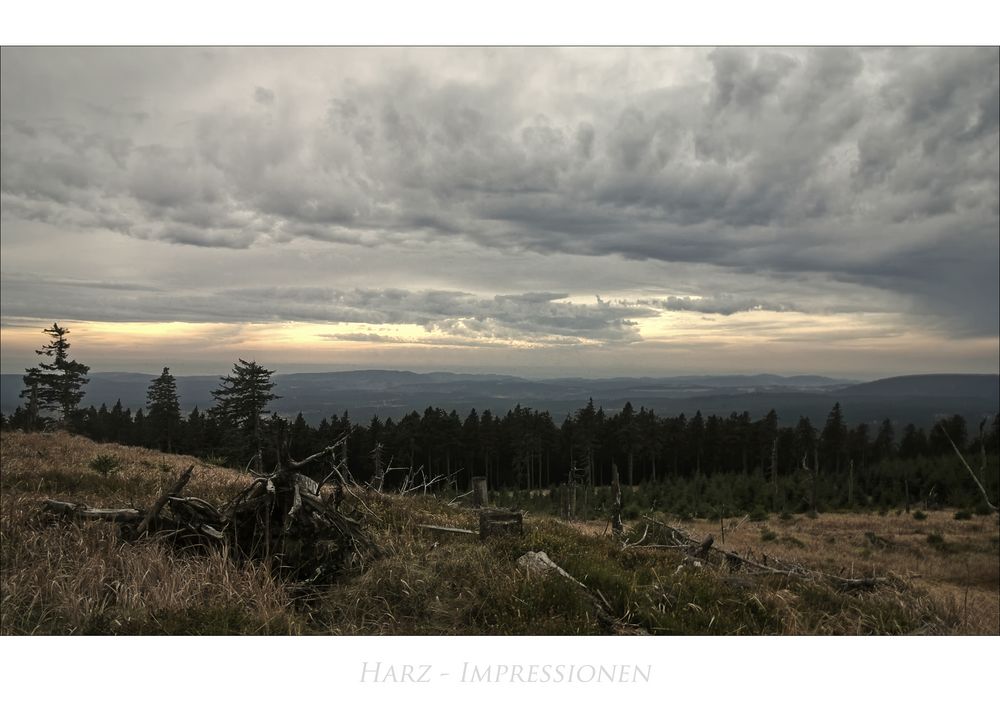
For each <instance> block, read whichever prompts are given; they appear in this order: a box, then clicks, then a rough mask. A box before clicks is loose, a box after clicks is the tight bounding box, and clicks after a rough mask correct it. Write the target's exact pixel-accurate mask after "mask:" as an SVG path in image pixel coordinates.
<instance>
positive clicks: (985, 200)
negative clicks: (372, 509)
mask: <svg viewBox="0 0 1000 712" xmlns="http://www.w3.org/2000/svg"><path fill="white" fill-rule="evenodd" d="M998 66H1000V56H998V50H997V49H996V48H987V49H968V48H966V49H919V50H905V49H888V50H883V49H863V50H855V49H847V48H832V49H805V50H795V49H717V50H711V49H694V48H692V49H516V48H511V49H418V48H410V49H301V48H300V49H218V50H216V49H201V48H184V49H125V48H123V49H105V50H101V49H26V48H21V49H18V48H14V49H11V48H4V49H3V50H2V127H0V130H2V144H0V145H2V149H0V150H2V157H0V164H2V226H0V227H2V249H0V252H2V254H0V257H2V295H0V296H2V306H0V322H2V327H0V328H2V351H0V353H2V370H3V371H4V372H16V371H19V370H20V369H22V368H24V367H25V366H28V365H31V364H32V363H33V362H37V360H38V359H37V357H36V356H35V354H34V352H33V349H34V348H37V347H38V346H39V345H40V344H41V342H42V341H43V340H44V337H43V336H42V335H41V333H40V330H41V329H42V328H43V327H44V326H45V325H46V324H49V323H51V322H52V321H54V320H56V321H59V322H60V323H62V324H65V325H68V326H69V327H70V328H71V330H72V332H73V335H72V338H71V341H72V342H73V351H74V352H75V354H76V356H77V357H78V358H79V359H80V360H83V361H84V362H86V363H88V364H90V365H91V366H92V368H94V370H98V371H107V370H139V371H146V372H151V371H153V370H156V369H159V368H160V367H161V366H163V365H165V364H166V365H170V366H172V367H173V370H174V371H175V372H177V373H218V372H222V371H225V370H227V368H228V365H229V364H231V363H232V361H233V360H234V359H235V358H236V357H244V358H256V359H258V360H259V361H261V362H263V363H265V364H266V365H268V366H271V367H277V368H278V369H279V370H283V371H295V370H336V369H342V368H352V367H363V368H410V369H414V370H435V369H450V370H461V371H469V372H477V371H491V372H505V373H515V374H520V375H529V376H530V375H559V374H571V375H639V374H647V375H669V374H682V373H707V372H713V373H751V372H761V371H768V372H778V373H787V374H794V373H823V374H828V375H843V376H862V377H865V376H880V375H889V374H899V373H916V372H933V371H979V372H996V371H997V368H998V366H997V363H998V353H1000V337H998V332H1000V327H998V319H1000V317H998V301H1000V295H998V284H1000V277H998V260H1000V256H998V245H1000V237H998V232H1000V219H998V204H1000V168H998V165H1000V151H998V136H1000V128H998V127H1000V121H998V113H1000V108H998V103H1000V77H998Z"/></svg>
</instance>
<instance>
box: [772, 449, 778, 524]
mask: <svg viewBox="0 0 1000 712" xmlns="http://www.w3.org/2000/svg"><path fill="white" fill-rule="evenodd" d="M771 509H772V510H774V511H775V512H777V511H778V438H775V439H774V444H773V445H772V446H771Z"/></svg>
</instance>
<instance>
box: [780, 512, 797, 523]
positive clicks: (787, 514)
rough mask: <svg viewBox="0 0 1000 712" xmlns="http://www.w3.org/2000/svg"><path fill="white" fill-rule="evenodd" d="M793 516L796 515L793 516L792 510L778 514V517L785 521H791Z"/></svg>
mask: <svg viewBox="0 0 1000 712" xmlns="http://www.w3.org/2000/svg"><path fill="white" fill-rule="evenodd" d="M793 518H794V517H792V514H791V512H782V513H781V514H779V515H778V519H780V520H781V521H783V522H790V521H792V519H793Z"/></svg>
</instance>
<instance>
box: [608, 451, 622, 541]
mask: <svg viewBox="0 0 1000 712" xmlns="http://www.w3.org/2000/svg"><path fill="white" fill-rule="evenodd" d="M611 491H612V493H613V494H614V497H615V499H614V502H613V504H612V508H611V536H612V537H614V538H615V539H618V538H620V537H621V535H622V532H623V531H624V529H625V527H624V526H623V525H622V488H621V482H620V481H619V477H618V465H616V464H614V463H613V462H612V463H611Z"/></svg>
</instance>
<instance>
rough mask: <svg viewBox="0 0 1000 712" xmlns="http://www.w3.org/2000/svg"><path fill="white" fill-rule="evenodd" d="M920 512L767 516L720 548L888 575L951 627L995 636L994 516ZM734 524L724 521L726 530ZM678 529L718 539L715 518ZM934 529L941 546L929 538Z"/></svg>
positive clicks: (999, 610) (998, 550)
mask: <svg viewBox="0 0 1000 712" xmlns="http://www.w3.org/2000/svg"><path fill="white" fill-rule="evenodd" d="M914 513H915V512H914ZM925 516H926V518H925V519H916V518H914V516H913V514H912V513H911V514H906V513H905V512H897V513H890V514H886V515H879V514H875V513H828V514H820V515H819V516H817V517H815V518H811V517H808V516H803V515H795V516H794V517H792V518H791V519H787V520H782V519H781V518H779V517H777V516H773V515H772V516H771V517H769V518H768V520H767V521H766V522H751V521H746V522H744V523H743V524H742V525H740V526H739V527H738V528H737V529H736V530H735V531H732V530H727V531H726V534H725V548H728V549H731V550H733V551H736V552H737V553H745V552H755V553H757V554H760V553H766V554H767V555H768V556H772V557H777V558H779V559H782V560H785V561H796V562H799V563H802V564H804V565H805V566H808V567H811V568H816V569H820V570H822V571H826V572H829V573H834V574H839V575H841V576H866V575H876V576H883V575H887V574H894V575H897V576H900V577H902V578H903V579H904V580H906V581H909V582H912V583H913V584H914V586H915V587H916V588H918V589H920V590H923V591H926V592H927V593H928V594H929V595H930V596H931V598H932V599H933V600H935V601H936V602H937V603H938V604H940V605H941V606H942V607H944V608H946V609H948V610H950V611H951V612H952V613H953V614H954V615H955V616H957V617H958V619H959V620H960V621H961V623H960V626H959V628H958V629H957V630H955V631H954V632H956V633H965V634H982V635H997V634H1000V520H998V518H997V516H996V515H990V516H974V517H972V518H971V519H967V520H956V519H955V510H942V511H935V512H926V513H925ZM737 523H738V520H727V522H726V524H727V528H728V527H731V526H733V525H735V524H737ZM683 526H684V527H685V528H686V529H688V530H689V531H691V532H692V533H693V534H694V535H695V536H696V538H697V537H701V536H705V535H707V534H709V533H712V534H713V535H714V536H715V540H716V542H717V543H718V544H720V545H721V543H722V542H721V532H720V525H719V522H718V521H714V522H709V521H705V520H696V521H694V522H686V523H684V524H683ZM767 532H770V533H772V534H773V535H774V538H770V536H769V535H768V534H767ZM934 534H936V535H938V536H940V537H941V538H942V540H943V543H940V544H932V543H929V542H928V536H931V535H934Z"/></svg>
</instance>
